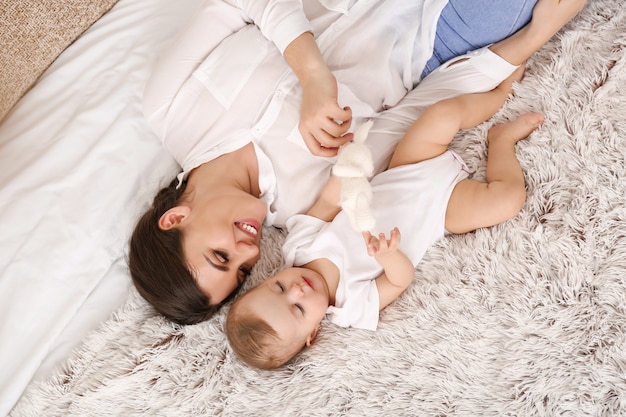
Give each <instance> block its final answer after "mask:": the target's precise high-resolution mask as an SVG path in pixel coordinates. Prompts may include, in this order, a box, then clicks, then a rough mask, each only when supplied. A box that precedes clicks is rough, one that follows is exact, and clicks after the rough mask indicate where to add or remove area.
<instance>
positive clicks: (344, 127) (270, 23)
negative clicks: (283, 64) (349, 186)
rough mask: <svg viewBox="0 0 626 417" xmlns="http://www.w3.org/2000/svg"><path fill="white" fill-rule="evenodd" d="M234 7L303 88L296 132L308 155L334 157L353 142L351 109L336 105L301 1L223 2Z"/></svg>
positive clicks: (327, 71) (329, 75)
mask: <svg viewBox="0 0 626 417" xmlns="http://www.w3.org/2000/svg"><path fill="white" fill-rule="evenodd" d="M225 1H226V2H230V3H232V4H233V5H235V6H236V7H239V8H240V9H241V10H242V11H243V13H244V14H246V15H247V16H248V17H249V19H250V21H251V22H253V23H254V24H255V25H257V26H258V27H259V29H260V30H261V33H263V35H264V36H265V37H266V38H268V39H269V40H271V41H272V42H274V44H275V45H276V46H277V47H278V49H279V50H280V52H281V53H282V54H283V56H284V58H285V61H287V64H288V65H289V66H290V67H291V69H292V70H293V72H294V73H295V74H296V77H298V80H299V81H300V84H301V86H302V107H301V108H300V122H299V124H298V128H299V130H300V134H301V135H302V138H303V140H304V143H305V144H306V146H307V148H308V149H309V151H311V153H312V154H313V155H317V156H325V157H329V156H335V155H336V154H337V151H338V149H339V147H340V146H341V145H343V144H344V143H346V142H348V141H350V140H351V139H352V134H351V133H347V132H348V129H349V128H350V123H351V121H352V110H350V108H347V107H346V108H341V107H339V104H338V102H337V95H338V93H337V80H336V79H335V76H334V75H333V74H332V72H331V71H330V69H329V68H328V66H327V65H326V62H325V61H324V58H323V57H322V53H321V52H320V50H319V47H318V45H317V43H316V42H315V37H314V36H313V33H312V31H313V28H312V26H311V24H310V22H309V21H308V18H307V17H306V15H305V13H304V9H303V6H302V1H299V0H288V1H277V0H225Z"/></svg>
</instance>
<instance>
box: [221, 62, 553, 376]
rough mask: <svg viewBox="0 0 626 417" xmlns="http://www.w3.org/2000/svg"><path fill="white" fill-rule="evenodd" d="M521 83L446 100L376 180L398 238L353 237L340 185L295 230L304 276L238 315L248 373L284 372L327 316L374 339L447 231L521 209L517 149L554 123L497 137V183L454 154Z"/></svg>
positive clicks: (229, 327)
mask: <svg viewBox="0 0 626 417" xmlns="http://www.w3.org/2000/svg"><path fill="white" fill-rule="evenodd" d="M522 75H523V68H518V70H516V71H515V72H514V73H513V74H512V75H511V76H510V77H509V78H508V79H507V80H505V81H504V82H503V83H502V84H500V85H499V86H498V87H497V88H495V89H494V90H491V91H489V92H486V93H480V94H469V95H464V96H459V97H455V98H452V99H448V100H443V101H440V102H438V103H436V104H434V105H433V106H431V107H430V108H428V109H426V110H425V111H424V112H423V113H422V115H421V116H420V117H419V118H418V119H417V120H416V121H415V123H414V124H413V125H412V126H411V127H410V128H409V130H408V131H407V133H406V134H405V136H404V137H403V138H402V140H401V142H400V143H399V144H398V146H397V148H396V150H395V151H394V154H393V156H392V158H391V161H390V164H389V169H388V170H387V171H385V172H382V173H380V174H378V175H376V176H375V177H373V178H372V180H371V207H370V209H371V213H372V215H373V216H374V218H375V220H376V227H377V228H378V230H384V231H390V233H389V238H388V239H387V237H386V236H385V234H384V233H376V234H374V235H372V234H371V233H370V232H368V231H365V232H363V233H362V234H361V233H358V232H355V231H354V230H352V227H351V225H352V226H354V224H355V223H354V216H353V215H349V214H348V213H346V211H345V210H343V211H342V210H341V209H340V207H339V205H338V200H339V198H340V197H339V195H340V188H341V179H339V178H338V177H335V176H333V177H331V179H330V180H329V182H328V183H327V185H326V187H325V189H324V190H323V192H322V195H321V196H320V198H319V199H318V201H317V202H316V203H315V204H314V205H313V207H311V209H310V210H309V211H308V212H307V214H305V215H297V216H294V217H292V218H291V219H290V220H289V221H288V223H287V227H288V231H289V234H288V237H287V239H286V241H285V245H284V248H283V251H284V254H285V260H286V264H287V265H294V267H292V268H286V269H284V270H282V271H280V272H278V273H277V274H276V275H275V276H273V277H270V278H268V279H267V280H266V281H264V282H263V283H261V284H259V285H258V286H256V287H255V288H253V289H251V290H250V291H249V292H247V293H246V294H245V295H243V296H241V297H240V298H239V299H238V300H237V301H236V302H235V303H233V305H232V306H231V308H230V311H229V312H228V317H227V321H226V334H227V337H228V340H229V343H230V345H231V347H232V348H233V350H234V351H235V352H236V354H237V355H238V356H239V357H240V358H241V359H242V360H243V361H244V362H245V363H247V364H248V365H251V366H254V367H258V368H262V369H273V368H276V367H279V366H281V365H283V364H285V363H286V362H288V361H289V360H290V359H291V358H293V357H294V356H295V355H296V354H298V352H300V351H301V350H302V349H303V348H304V347H305V346H310V345H311V343H313V340H314V339H315V337H316V335H317V333H318V331H319V329H320V326H321V322H322V320H323V319H324V318H325V317H327V318H328V319H329V320H330V321H331V322H333V323H335V324H337V325H339V326H343V327H356V328H363V329H370V330H375V329H376V327H377V325H378V318H379V311H380V310H382V309H383V308H385V307H386V306H387V305H389V304H390V303H391V302H392V301H393V300H395V299H396V298H397V297H398V296H399V295H400V294H401V293H402V292H403V291H404V290H405V289H406V288H407V287H408V286H409V284H410V283H411V282H412V280H413V276H414V268H415V265H417V263H419V261H420V260H421V259H422V257H423V256H424V254H425V253H426V250H427V249H428V248H429V247H430V246H431V245H432V244H433V243H434V242H436V241H437V240H438V239H440V238H441V237H443V236H444V234H445V233H446V232H449V233H466V232H469V231H472V230H475V229H477V228H481V227H488V226H493V225H495V224H498V223H501V222H503V221H505V220H507V219H509V218H511V217H513V216H515V215H516V214H517V213H518V212H519V211H520V210H521V208H522V206H523V204H524V201H525V199H526V191H525V183H524V176H523V173H522V169H521V166H520V164H519V162H518V160H517V157H516V155H515V144H516V143H517V142H518V141H519V140H521V139H523V138H525V137H526V136H528V135H529V134H530V133H531V132H532V131H533V130H534V129H536V128H537V127H538V126H539V125H540V124H541V123H542V122H543V116H542V115H541V114H538V113H526V114H524V115H522V116H520V117H519V118H518V119H516V120H515V121H513V122H510V123H506V124H500V125H495V126H493V127H491V129H490V130H489V133H488V162H487V174H486V182H481V181H475V180H470V179H467V176H468V173H467V168H466V166H465V164H464V163H463V161H462V160H461V158H460V157H459V156H458V155H457V154H456V153H454V152H453V151H451V150H449V149H448V144H449V143H450V142H451V141H452V139H454V136H455V134H456V133H457V132H458V131H459V130H460V129H466V128H470V127H473V126H476V125H478V124H479V123H481V122H483V121H485V120H487V119H488V118H490V117H491V116H492V115H493V114H495V112H496V111H497V110H498V109H499V108H500V107H501V106H502V105H503V104H504V102H505V101H506V99H507V97H508V95H509V93H510V92H511V91H512V85H513V82H515V81H519V80H520V79H521V77H522ZM368 192H369V191H368ZM397 224H400V227H401V228H402V236H403V238H402V242H401V235H400V230H399V228H398V227H395V226H396V225H397ZM363 240H365V243H366V247H367V251H365V250H364V249H362V248H363ZM366 252H367V254H366Z"/></svg>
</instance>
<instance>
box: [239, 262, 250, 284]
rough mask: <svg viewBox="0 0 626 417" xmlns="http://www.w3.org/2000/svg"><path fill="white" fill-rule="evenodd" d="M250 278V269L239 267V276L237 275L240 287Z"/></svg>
mask: <svg viewBox="0 0 626 417" xmlns="http://www.w3.org/2000/svg"><path fill="white" fill-rule="evenodd" d="M249 276H250V269H248V268H246V267H245V266H242V267H239V274H237V278H238V279H237V281H238V282H239V285H241V284H243V282H244V281H245V279H246V278H248V277H249Z"/></svg>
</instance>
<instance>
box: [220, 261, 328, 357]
mask: <svg viewBox="0 0 626 417" xmlns="http://www.w3.org/2000/svg"><path fill="white" fill-rule="evenodd" d="M328 300H329V295H328V286H327V285H326V281H325V280H324V278H323V277H322V276H321V275H320V274H319V273H317V272H315V271H313V270H311V269H306V268H287V269H284V270H282V271H280V272H279V273H278V274H276V275H274V276H273V277H270V278H268V279H267V280H265V281H264V282H262V283H261V284H259V285H258V286H256V287H255V288H253V289H251V290H250V291H248V292H247V293H246V294H244V295H243V296H241V297H240V298H239V299H238V300H237V301H235V303H233V305H232V306H231V308H230V310H229V312H228V317H227V319H226V336H227V337H228V341H229V343H230V345H231V347H232V348H233V350H234V351H235V353H236V354H237V355H238V356H239V358H241V360H243V361H244V362H245V363H247V364H248V365H250V366H254V367H257V368H261V369H274V368H277V367H279V366H281V365H283V364H285V363H287V362H288V361H289V360H290V359H291V358H293V357H294V356H295V355H296V354H298V352H300V351H301V350H302V349H303V348H304V347H305V346H310V345H311V343H312V342H313V339H315V336H316V335H317V332H318V330H319V328H320V322H321V321H322V319H323V318H324V315H325V314H326V309H327V308H328Z"/></svg>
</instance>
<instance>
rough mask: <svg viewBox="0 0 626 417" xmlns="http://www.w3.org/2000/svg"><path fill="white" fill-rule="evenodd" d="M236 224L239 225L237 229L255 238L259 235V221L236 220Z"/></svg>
mask: <svg viewBox="0 0 626 417" xmlns="http://www.w3.org/2000/svg"><path fill="white" fill-rule="evenodd" d="M236 224H237V227H239V229H241V230H243V231H244V232H246V233H247V234H248V235H250V236H252V237H254V238H256V237H257V236H258V235H259V232H260V231H261V223H259V222H258V221H256V220H254V219H246V220H240V221H238V222H236Z"/></svg>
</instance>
